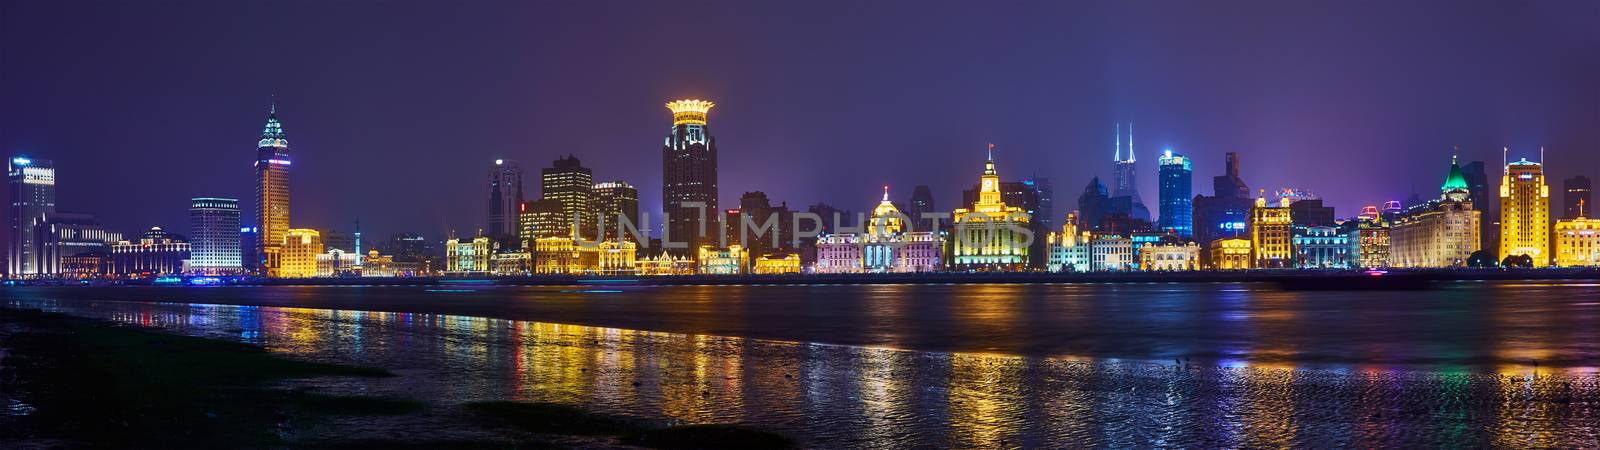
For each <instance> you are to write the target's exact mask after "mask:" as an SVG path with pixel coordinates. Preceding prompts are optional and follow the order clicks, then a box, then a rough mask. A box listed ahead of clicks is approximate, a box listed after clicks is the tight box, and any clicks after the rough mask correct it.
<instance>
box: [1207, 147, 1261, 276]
mask: <svg viewBox="0 0 1600 450" xmlns="http://www.w3.org/2000/svg"><path fill="white" fill-rule="evenodd" d="M1211 190H1212V195H1211V196H1209V197H1208V196H1204V195H1200V196H1195V198H1194V223H1193V225H1194V239H1195V241H1197V242H1201V243H1202V244H1201V245H1202V247H1201V249H1200V257H1201V259H1203V260H1206V261H1210V260H1212V258H1211V255H1210V252H1211V247H1210V243H1211V242H1213V241H1216V240H1217V239H1222V238H1233V237H1242V236H1248V234H1246V232H1247V228H1248V227H1246V224H1248V223H1249V221H1250V209H1251V207H1252V205H1253V204H1254V202H1252V201H1251V199H1250V187H1249V186H1247V185H1245V183H1244V180H1243V179H1241V178H1239V155H1238V154H1236V153H1233V152H1228V155H1227V169H1226V172H1225V173H1224V174H1223V175H1219V176H1216V177H1212V178H1211Z"/></svg>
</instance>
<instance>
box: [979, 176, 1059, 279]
mask: <svg viewBox="0 0 1600 450" xmlns="http://www.w3.org/2000/svg"><path fill="white" fill-rule="evenodd" d="M1041 182H1042V183H1043V184H1041ZM999 186H1000V202H1001V203H1005V204H1006V205H1010V206H1015V207H1017V208H1020V209H1021V210H1022V212H1023V213H1024V214H1027V215H1028V218H1029V219H1030V220H1029V221H1028V224H1027V228H1028V231H1030V232H1032V233H1033V235H1034V236H1039V238H1036V239H1034V240H1033V242H1031V243H1029V245H1028V259H1027V265H1028V267H1029V268H1044V263H1045V259H1046V258H1045V243H1044V241H1045V240H1044V239H1043V236H1045V235H1046V234H1047V233H1048V232H1050V231H1051V230H1050V228H1049V227H1046V226H1044V221H1042V220H1039V217H1040V216H1039V211H1041V210H1042V208H1043V207H1044V206H1045V202H1046V201H1049V199H1050V198H1051V197H1052V196H1053V195H1054V194H1053V193H1051V192H1050V191H1049V190H1050V189H1052V188H1051V187H1050V180H1047V179H1043V178H1037V179H1025V180H1022V181H1002V182H1000V184H999ZM982 190H983V188H982V186H980V185H977V184H974V185H972V189H968V190H965V191H962V193H961V201H962V204H965V205H971V204H975V203H977V202H978V198H979V197H981V195H980V192H981V191H982Z"/></svg>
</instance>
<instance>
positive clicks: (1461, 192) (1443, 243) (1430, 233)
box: [1389, 158, 1482, 267]
mask: <svg viewBox="0 0 1600 450" xmlns="http://www.w3.org/2000/svg"><path fill="white" fill-rule="evenodd" d="M1439 189H1440V191H1442V194H1441V195H1440V198H1439V199H1438V200H1433V201H1429V202H1428V203H1426V204H1423V205H1419V206H1416V207H1413V208H1411V209H1410V210H1407V211H1406V212H1405V213H1404V214H1402V215H1401V216H1400V217H1399V218H1398V219H1395V221H1394V225H1393V226H1392V227H1391V228H1390V230H1389V242H1390V248H1389V264H1390V265H1392V266H1394V267H1461V266H1465V265H1466V264H1467V258H1470V257H1471V256H1472V252H1475V251H1478V242H1479V241H1478V221H1479V220H1480V218H1479V215H1481V214H1482V213H1481V212H1479V211H1477V210H1475V209H1473V205H1472V200H1471V198H1470V196H1469V194H1468V187H1467V182H1466V179H1465V178H1464V177H1463V176H1462V174H1461V166H1459V165H1457V164H1456V161H1455V159H1454V158H1451V161H1450V175H1449V176H1448V177H1446V178H1445V182H1444V185H1443V186H1440V188H1439Z"/></svg>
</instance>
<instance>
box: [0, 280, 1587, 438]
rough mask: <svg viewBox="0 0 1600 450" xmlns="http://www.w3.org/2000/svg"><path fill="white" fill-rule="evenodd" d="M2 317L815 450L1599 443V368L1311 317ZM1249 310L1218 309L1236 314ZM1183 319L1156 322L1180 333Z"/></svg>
mask: <svg viewBox="0 0 1600 450" xmlns="http://www.w3.org/2000/svg"><path fill="white" fill-rule="evenodd" d="M881 293H883V294H885V295H889V296H890V299H888V300H885V301H884V302H883V303H879V304H876V305H874V306H872V307H870V308H869V309H872V310H878V311H880V312H881V313H882V314H884V315H885V317H894V316H897V315H898V313H894V312H893V311H895V310H899V309H902V308H909V307H911V305H907V304H905V303H903V300H896V299H894V298H893V294H894V290H893V289H886V290H884V291H882V292H881ZM1004 295H1005V294H1004V292H1003V291H1002V292H995V291H991V290H988V289H975V290H973V291H972V292H971V293H970V295H969V296H968V297H966V298H963V299H962V300H959V301H958V303H965V302H971V303H973V304H971V305H968V306H965V307H964V308H969V309H970V311H972V312H971V314H972V316H971V317H969V318H968V320H966V322H971V323H969V324H965V326H967V327H968V328H965V329H962V330H959V331H958V332H959V333H961V334H968V335H970V334H981V333H987V332H992V327H1004V326H1020V325H1015V324H1017V323H1023V322H1027V321H1029V320H1032V319H1031V318H1030V317H1029V316H1030V315H1027V314H1018V313H1016V311H1018V310H1017V309H1015V308H1006V307H1004V306H1003V304H1000V303H999V302H1000V301H1002V300H1003V297H1004ZM1240 301H1242V302H1266V303H1274V302H1277V303H1292V302H1297V301H1303V300H1302V299H1300V298H1298V297H1295V296H1291V295H1284V296H1281V297H1274V296H1266V297H1261V296H1255V297H1246V298H1244V299H1243V300H1240ZM996 304H1000V305H1001V306H997V307H995V308H994V309H990V308H988V307H987V306H985V305H996ZM6 305H7V306H9V307H37V308H43V309H46V310H54V311H61V312H66V313H71V314H76V315H83V316H91V317H102V318H107V319H109V320H113V321H117V322H122V323H128V324H137V325H142V326H151V327H160V328H165V329H169V330H172V331H175V332H179V333H185V334H191V335H201V336H210V337H223V338H228V339H235V340H239V341H243V342H252V343H257V344H260V345H263V346H265V347H267V348H269V349H271V350H273V351H275V352H281V353H286V354H291V355H296V356H300V357H305V358H309V359H315V360H326V361H341V362H351V363H355V364H367V365H375V366H381V367H388V368H392V369H395V370H396V371H397V372H398V373H401V374H402V376H401V377H398V378H397V379H394V380H389V381H376V382H373V383H380V384H377V385H371V386H364V387H362V389H373V390H377V391H387V392H391V393H396V394H397V395H404V396H408V397H420V398H425V399H430V400H432V401H436V402H442V403H456V402H464V401H472V400H484V399H517V400H529V401H546V402H559V403H566V404H573V405H581V406H583V407H586V408H591V409H595V410H599V411H603V412H607V413H612V414H620V415H632V416H637V417H640V418H643V419H648V420H664V421H675V422H687V423H706V422H746V423H752V424H757V425H760V426H765V427H770V428H775V429H779V430H786V431H789V432H790V433H792V434H794V435H796V436H801V437H803V438H804V439H805V443H806V444H807V445H808V446H813V447H819V448H907V447H920V446H931V447H950V448H1042V447H1043V448H1049V447H1054V448H1060V447H1083V446H1110V447H1304V446H1336V447H1374V446H1401V447H1441V446H1442V447H1481V446H1497V447H1593V446H1597V445H1600V431H1597V428H1596V427H1595V425H1594V424H1595V423H1597V422H1596V420H1595V418H1596V417H1597V415H1600V382H1597V377H1596V373H1595V372H1596V371H1595V370H1594V369H1592V368H1589V367H1587V366H1581V367H1556V368H1551V367H1547V366H1541V367H1540V368H1534V367H1532V366H1531V364H1530V365H1529V366H1528V367H1518V368H1515V369H1514V370H1507V369H1504V368H1500V367H1494V368H1490V369H1489V370H1479V369H1476V368H1473V367H1471V366H1449V365H1445V366H1435V367H1431V368H1427V369H1417V368H1414V367H1412V368H1403V367H1396V366H1385V365H1364V366H1339V367H1327V366H1313V367H1306V366H1301V365H1297V364H1294V363H1293V361H1295V358H1296V356H1295V355H1299V354H1301V352H1300V350H1299V349H1300V348H1303V347H1304V346H1305V345H1307V344H1306V343H1305V338H1303V337H1296V336H1294V335H1293V334H1294V333H1293V331H1294V330H1295V329H1303V328H1305V327H1311V326H1314V321H1313V320H1311V319H1310V318H1307V317H1306V316H1305V314H1306V313H1284V312H1277V313H1273V314H1250V315H1249V317H1248V318H1246V319H1241V320H1242V321H1243V322H1244V323H1245V325H1246V326H1247V327H1248V329H1249V333H1250V334H1251V335H1252V336H1255V337H1256V338H1258V341H1257V342H1259V345H1255V346H1250V347H1244V348H1240V349H1238V350H1233V351H1234V352H1237V353H1239V354H1242V355H1247V357H1245V358H1240V359H1237V360H1236V361H1235V362H1234V363H1231V364H1202V363H1197V362H1185V361H1183V360H1181V359H1180V360H1178V361H1151V360H1117V359H1113V358H1087V357H1077V356H1018V355H1012V354H999V353H983V352H919V351H907V350H895V349H885V348H872V347H857V346H842V345H830V344H819V343H797V342H788V341H770V340H760V339H741V338H730V337H715V336H705V335H684V334H674V333H661V332H647V331H635V330H626V329H616V328H601V327H589V326H576V325H559V324H550V323H541V322H527V321H516V320H503V319H486V318H478V317H468V316H456V315H439V314H413V313H391V312H364V311H341V310H328V309H308V308H280V307H255V306H221V305H204V304H194V305H191V304H181V303H138V302H79V301H55V300H46V299H12V300H7V301H6ZM1081 307H1086V306H1085V305H1081V304H1079V305H1077V306H1075V308H1081ZM1167 308H1168V307H1167V306H1159V303H1158V306H1157V308H1156V309H1157V310H1162V311H1170V310H1169V309H1167ZM1235 309H1236V308H1234V307H1223V308H1221V309H1219V310H1213V311H1205V312H1203V313H1201V314H1204V315H1206V316H1211V317H1227V316H1231V315H1233V314H1236V312H1235ZM1269 309H1273V310H1283V309H1293V308H1287V307H1282V306H1274V307H1272V308H1269ZM1505 312H1506V313H1507V314H1508V315H1510V316H1512V317H1506V318H1503V319H1496V320H1506V321H1510V322H1511V323H1520V321H1522V320H1525V318H1523V317H1516V316H1518V315H1519V314H1528V313H1529V312H1528V311H1523V312H1522V313H1518V312H1517V311H1505ZM1040 314H1047V313H1040ZM1171 314H1177V313H1171ZM1533 314H1534V315H1540V314H1544V313H1533ZM1175 317H1176V316H1172V317H1167V318H1164V319H1161V320H1162V321H1163V322H1172V321H1177V322H1178V323H1182V322H1185V321H1184V320H1182V319H1177V318H1175ZM1007 323H1011V324H1013V325H1006V324H1007ZM997 324H998V325H997ZM1443 326H1444V327H1451V328H1459V327H1462V326H1465V325H1463V324H1462V323H1461V321H1457V322H1456V323H1446V324H1443ZM1591 332H1592V331H1583V332H1581V333H1577V335H1580V336H1586V335H1587V333H1591ZM1556 338H1557V337H1556V336H1550V335H1542V334H1534V335H1533V336H1530V337H1526V338H1524V339H1520V340H1516V339H1509V337H1508V339H1507V340H1512V341H1516V342H1515V343H1513V344H1508V345H1509V348H1502V347H1496V348H1501V350H1497V351H1516V352H1519V353H1515V355H1517V357H1524V356H1526V357H1529V358H1533V357H1541V356H1542V357H1544V358H1550V356H1548V355H1549V354H1550V353H1548V352H1551V351H1554V350H1551V349H1547V348H1545V345H1547V344H1541V342H1544V341H1543V340H1550V339H1556ZM1541 339H1543V340H1541ZM1510 348H1515V349H1517V350H1511V349H1510ZM1529 349H1534V350H1529ZM1528 351H1532V352H1533V353H1520V352H1528ZM1539 352H1546V353H1539ZM1263 354H1265V355H1269V357H1266V358H1261V357H1258V355H1263ZM1280 360H1281V362H1280ZM1502 372H1504V373H1502ZM381 383H391V384H389V385H385V384H381Z"/></svg>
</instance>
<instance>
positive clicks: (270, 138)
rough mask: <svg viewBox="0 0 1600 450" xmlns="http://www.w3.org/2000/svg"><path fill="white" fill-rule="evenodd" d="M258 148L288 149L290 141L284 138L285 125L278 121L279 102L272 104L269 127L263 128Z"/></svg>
mask: <svg viewBox="0 0 1600 450" xmlns="http://www.w3.org/2000/svg"><path fill="white" fill-rule="evenodd" d="M257 146H258V147H288V146H289V140H288V139H286V138H285V137H284V134H283V123H282V122H279V121H278V102H277V101H273V102H272V109H270V110H268V112H267V125H266V126H264V127H262V128H261V141H260V142H259V143H258V144H257Z"/></svg>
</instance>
